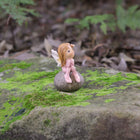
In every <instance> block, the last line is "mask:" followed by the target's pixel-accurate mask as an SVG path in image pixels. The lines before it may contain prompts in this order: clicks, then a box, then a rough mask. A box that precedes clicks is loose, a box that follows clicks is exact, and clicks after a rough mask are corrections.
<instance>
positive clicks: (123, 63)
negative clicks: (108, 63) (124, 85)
mask: <svg viewBox="0 0 140 140" xmlns="http://www.w3.org/2000/svg"><path fill="white" fill-rule="evenodd" d="M117 69H118V70H120V71H126V70H127V64H126V61H125V60H124V58H120V63H119V65H118V66H117Z"/></svg>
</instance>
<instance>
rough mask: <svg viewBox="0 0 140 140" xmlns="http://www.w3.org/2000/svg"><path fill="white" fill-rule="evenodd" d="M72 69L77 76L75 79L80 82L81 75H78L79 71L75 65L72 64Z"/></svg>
mask: <svg viewBox="0 0 140 140" xmlns="http://www.w3.org/2000/svg"><path fill="white" fill-rule="evenodd" d="M71 70H72V73H73V75H74V78H75V80H76V82H78V83H79V82H80V77H79V75H78V72H77V71H76V68H75V67H74V66H72V67H71Z"/></svg>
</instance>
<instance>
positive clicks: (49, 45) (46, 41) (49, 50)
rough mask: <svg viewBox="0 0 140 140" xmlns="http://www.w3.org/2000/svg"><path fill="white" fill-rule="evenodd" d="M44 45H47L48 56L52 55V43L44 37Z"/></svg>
mask: <svg viewBox="0 0 140 140" xmlns="http://www.w3.org/2000/svg"><path fill="white" fill-rule="evenodd" d="M44 47H45V50H46V52H47V54H48V56H49V57H50V56H51V50H52V46H51V44H50V43H49V41H48V40H47V39H46V38H45V39H44Z"/></svg>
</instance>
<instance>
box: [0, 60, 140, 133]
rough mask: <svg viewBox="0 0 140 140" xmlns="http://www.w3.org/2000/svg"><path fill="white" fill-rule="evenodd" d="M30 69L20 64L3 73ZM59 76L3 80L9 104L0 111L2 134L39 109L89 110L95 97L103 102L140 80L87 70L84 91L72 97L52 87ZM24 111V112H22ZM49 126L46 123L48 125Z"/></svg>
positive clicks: (41, 73) (1, 89)
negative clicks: (104, 98)
mask: <svg viewBox="0 0 140 140" xmlns="http://www.w3.org/2000/svg"><path fill="white" fill-rule="evenodd" d="M24 64H25V65H24ZM30 66H31V64H27V63H25V62H20V63H16V64H15V63H14V64H9V65H5V66H3V67H2V68H1V69H0V71H4V70H7V69H9V68H10V69H13V68H14V67H17V68H28V67H30ZM58 72H59V70H54V72H45V71H32V72H22V71H17V72H15V73H14V76H12V77H8V78H5V79H3V80H4V82H3V83H2V82H1V83H0V93H1V94H0V97H1V95H2V94H7V96H8V97H7V98H8V100H7V99H5V100H4V101H3V102H4V104H3V107H2V109H0V114H1V117H0V126H3V128H2V127H1V128H2V129H1V130H0V131H5V130H7V129H8V127H9V125H10V124H11V123H12V122H14V121H15V120H17V119H21V118H22V116H24V115H27V114H28V113H29V112H30V111H31V110H32V109H33V108H35V107H36V106H43V107H47V106H48V107H49V106H56V107H59V106H81V105H82V106H86V105H88V104H90V99H92V98H94V96H98V98H100V96H106V95H108V94H114V93H117V91H119V90H124V89H126V88H127V87H128V84H129V85H130V84H137V83H140V78H139V77H138V76H137V75H136V74H126V75H124V74H122V73H117V74H115V75H109V74H106V73H104V72H103V73H101V72H98V71H91V70H88V71H86V73H84V74H83V76H84V78H85V85H84V87H83V88H81V89H79V90H78V91H75V92H73V93H71V94H66V93H64V92H59V91H57V90H56V89H55V88H54V86H53V81H54V77H55V75H56V74H57V73H58ZM122 81H126V82H125V83H126V84H123V85H122V84H119V83H120V82H122ZM114 85H115V86H114ZM116 85H118V86H116ZM5 92H6V93H5ZM114 100H115V99H107V100H105V101H104V102H106V103H108V102H112V101H114ZM21 110H24V111H23V112H21ZM19 112H21V113H19ZM17 114H19V115H17ZM49 124H50V122H49V121H46V125H49Z"/></svg>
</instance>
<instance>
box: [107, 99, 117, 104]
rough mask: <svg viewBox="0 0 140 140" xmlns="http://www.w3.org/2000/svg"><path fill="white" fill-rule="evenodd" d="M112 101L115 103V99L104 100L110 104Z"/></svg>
mask: <svg viewBox="0 0 140 140" xmlns="http://www.w3.org/2000/svg"><path fill="white" fill-rule="evenodd" d="M112 101H115V99H106V100H105V103H110V102H112Z"/></svg>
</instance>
